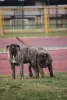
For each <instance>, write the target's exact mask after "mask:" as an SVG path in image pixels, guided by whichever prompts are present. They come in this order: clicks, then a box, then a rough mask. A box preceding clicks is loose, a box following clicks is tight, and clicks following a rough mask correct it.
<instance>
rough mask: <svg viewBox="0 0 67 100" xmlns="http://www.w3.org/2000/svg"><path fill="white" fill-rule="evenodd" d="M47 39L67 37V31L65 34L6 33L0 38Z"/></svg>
mask: <svg viewBox="0 0 67 100" xmlns="http://www.w3.org/2000/svg"><path fill="white" fill-rule="evenodd" d="M16 36H18V37H45V36H67V31H64V32H51V33H47V34H46V33H41V32H40V33H4V35H3V36H1V35H0V38H12V37H16Z"/></svg>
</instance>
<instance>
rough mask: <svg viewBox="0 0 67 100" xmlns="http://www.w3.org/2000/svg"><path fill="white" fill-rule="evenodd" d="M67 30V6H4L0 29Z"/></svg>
mask: <svg viewBox="0 0 67 100" xmlns="http://www.w3.org/2000/svg"><path fill="white" fill-rule="evenodd" d="M54 30H57V31H58V30H67V6H62V7H59V6H57V7H56V6H54V7H53V6H51V7H28V8H18V7H16V8H2V9H0V31H1V33H3V32H9V31H10V32H14V31H21V32H22V31H26V32H28V31H30V32H36V31H37V32H38V31H39V32H46V33H47V32H49V31H54Z"/></svg>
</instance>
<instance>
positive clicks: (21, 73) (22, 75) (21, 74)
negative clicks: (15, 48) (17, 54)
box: [20, 64, 24, 79]
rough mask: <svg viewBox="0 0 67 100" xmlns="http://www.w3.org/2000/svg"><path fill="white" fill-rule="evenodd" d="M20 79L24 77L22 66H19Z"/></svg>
mask: <svg viewBox="0 0 67 100" xmlns="http://www.w3.org/2000/svg"><path fill="white" fill-rule="evenodd" d="M20 77H21V79H22V77H24V67H23V64H21V65H20Z"/></svg>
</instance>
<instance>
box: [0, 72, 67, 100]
mask: <svg viewBox="0 0 67 100" xmlns="http://www.w3.org/2000/svg"><path fill="white" fill-rule="evenodd" d="M55 75H56V77H54V78H50V77H49V76H48V74H47V75H46V76H45V78H43V79H41V78H39V79H35V78H33V79H31V78H29V77H25V78H24V79H22V80H20V78H19V77H17V78H16V79H15V80H12V79H11V77H10V76H0V100H67V73H55Z"/></svg>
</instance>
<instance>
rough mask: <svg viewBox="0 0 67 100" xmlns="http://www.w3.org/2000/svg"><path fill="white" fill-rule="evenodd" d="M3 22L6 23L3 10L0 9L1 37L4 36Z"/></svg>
mask: <svg viewBox="0 0 67 100" xmlns="http://www.w3.org/2000/svg"><path fill="white" fill-rule="evenodd" d="M3 21H4V19H3V10H2V9H0V34H1V36H2V35H3V24H4V23H3Z"/></svg>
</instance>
